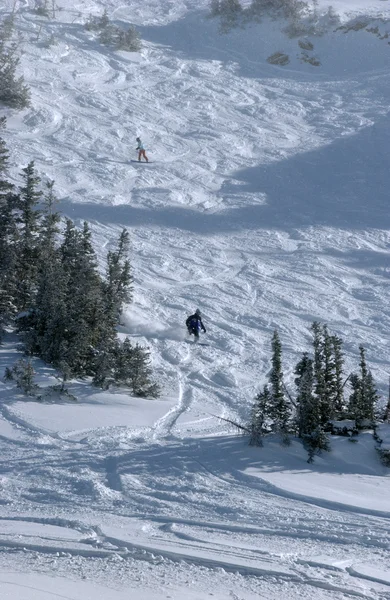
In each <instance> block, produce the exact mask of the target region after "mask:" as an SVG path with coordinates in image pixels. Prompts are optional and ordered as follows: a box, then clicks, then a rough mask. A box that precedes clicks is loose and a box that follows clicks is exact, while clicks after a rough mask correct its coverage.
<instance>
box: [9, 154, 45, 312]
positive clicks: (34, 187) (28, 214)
mask: <svg viewBox="0 0 390 600" xmlns="http://www.w3.org/2000/svg"><path fill="white" fill-rule="evenodd" d="M22 177H23V179H24V182H25V184H24V186H23V187H21V188H20V194H19V196H18V209H19V211H18V218H17V223H18V231H19V239H18V243H17V264H16V276H17V281H18V284H17V290H16V294H17V298H16V299H15V300H16V302H17V305H18V308H19V310H26V309H29V308H31V306H32V303H33V300H34V295H35V292H36V287H37V276H38V263H39V248H40V244H39V233H40V216H41V213H40V211H39V210H38V203H39V201H40V199H41V196H42V192H41V191H39V190H38V186H39V184H40V182H41V180H40V178H39V177H38V175H37V174H36V172H35V168H34V162H30V163H29V164H28V165H27V167H26V168H25V169H23V174H22Z"/></svg>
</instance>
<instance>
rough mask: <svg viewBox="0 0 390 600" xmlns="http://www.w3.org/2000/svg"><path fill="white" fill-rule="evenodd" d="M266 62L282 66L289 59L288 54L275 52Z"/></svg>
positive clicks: (286, 63)
mask: <svg viewBox="0 0 390 600" xmlns="http://www.w3.org/2000/svg"><path fill="white" fill-rule="evenodd" d="M267 62H269V63H270V64H271V65H280V66H282V67H284V66H285V65H288V63H289V62H290V59H289V57H288V55H287V54H284V53H283V52H275V53H274V54H271V56H269V57H268V58H267Z"/></svg>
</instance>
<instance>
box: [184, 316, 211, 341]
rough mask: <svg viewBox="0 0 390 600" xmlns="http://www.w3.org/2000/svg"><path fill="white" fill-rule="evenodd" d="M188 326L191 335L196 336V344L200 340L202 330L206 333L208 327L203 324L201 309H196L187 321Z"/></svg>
mask: <svg viewBox="0 0 390 600" xmlns="http://www.w3.org/2000/svg"><path fill="white" fill-rule="evenodd" d="M186 325H187V329H188V333H189V335H194V336H195V342H197V341H198V340H199V332H200V330H202V331H203V332H204V333H206V327H205V326H204V325H203V323H202V315H201V314H200V310H199V308H197V309H196V311H195V313H194V314H193V315H190V316H189V317H187V319H186Z"/></svg>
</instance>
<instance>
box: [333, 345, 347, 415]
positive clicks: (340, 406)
mask: <svg viewBox="0 0 390 600" xmlns="http://www.w3.org/2000/svg"><path fill="white" fill-rule="evenodd" d="M331 339H332V345H333V355H334V372H335V396H334V410H335V412H336V414H337V415H338V416H339V417H342V416H343V414H344V410H345V405H344V382H343V379H344V377H343V365H344V356H343V353H342V345H343V341H342V339H341V338H340V337H338V336H337V335H333V336H332V338H331Z"/></svg>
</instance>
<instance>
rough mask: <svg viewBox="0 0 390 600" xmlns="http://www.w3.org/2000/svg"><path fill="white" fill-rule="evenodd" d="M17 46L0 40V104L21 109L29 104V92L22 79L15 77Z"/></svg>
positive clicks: (17, 62)
mask: <svg viewBox="0 0 390 600" xmlns="http://www.w3.org/2000/svg"><path fill="white" fill-rule="evenodd" d="M18 64H19V58H18V57H17V45H16V44H14V43H11V44H9V45H7V43H6V41H5V40H4V39H2V38H0V104H4V105H5V106H10V107H11V108H16V109H22V108H25V107H26V106H29V104H30V90H29V88H28V86H27V85H25V83H24V79H23V77H19V78H17V77H16V69H17V66H18Z"/></svg>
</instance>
